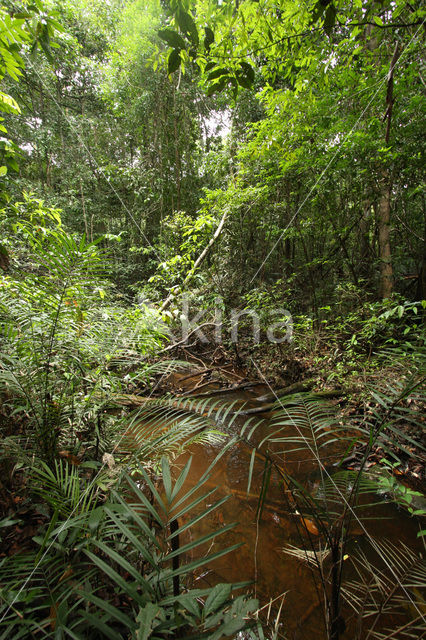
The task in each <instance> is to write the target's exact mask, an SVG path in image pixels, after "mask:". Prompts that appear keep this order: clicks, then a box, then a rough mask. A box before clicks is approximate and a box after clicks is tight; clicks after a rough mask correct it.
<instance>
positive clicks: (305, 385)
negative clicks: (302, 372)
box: [254, 380, 314, 402]
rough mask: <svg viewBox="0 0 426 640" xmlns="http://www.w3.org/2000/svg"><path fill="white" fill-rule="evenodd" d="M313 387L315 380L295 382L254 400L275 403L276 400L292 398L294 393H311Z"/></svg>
mask: <svg viewBox="0 0 426 640" xmlns="http://www.w3.org/2000/svg"><path fill="white" fill-rule="evenodd" d="M313 386H314V381H313V380H304V381H302V382H295V383H294V384H290V385H289V386H287V387H280V388H279V389H275V390H273V391H271V392H270V393H265V394H264V395H263V396H258V397H257V398H254V400H255V401H256V402H273V401H274V400H278V398H283V397H284V396H290V395H291V394H292V393H303V392H305V391H310V390H311V389H312V387H313Z"/></svg>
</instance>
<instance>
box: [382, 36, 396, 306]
mask: <svg viewBox="0 0 426 640" xmlns="http://www.w3.org/2000/svg"><path fill="white" fill-rule="evenodd" d="M398 58H399V45H398V44H397V45H396V47H395V51H394V54H393V56H392V62H391V64H390V69H389V73H388V84H387V92H386V105H387V108H386V113H385V115H384V118H383V120H384V121H386V133H385V143H386V145H388V144H389V136H390V128H391V121H392V107H393V102H394V100H393V70H394V68H395V65H396V62H397V60H398ZM380 192H381V193H380V200H379V210H378V215H377V227H378V240H379V258H380V296H381V298H383V299H384V298H389V297H390V296H391V295H392V291H393V284H394V281H393V267H392V252H391V245H390V228H391V227H390V223H391V192H392V184H391V175H390V171H389V169H384V170H383V171H382V176H381V180H380Z"/></svg>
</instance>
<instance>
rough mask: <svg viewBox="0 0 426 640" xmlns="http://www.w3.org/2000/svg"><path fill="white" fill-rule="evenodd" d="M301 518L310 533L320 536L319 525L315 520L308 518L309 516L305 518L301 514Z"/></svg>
mask: <svg viewBox="0 0 426 640" xmlns="http://www.w3.org/2000/svg"><path fill="white" fill-rule="evenodd" d="M300 519H301V521H302V523H303V526H304V527H305V529H306V530H307V531H309V533H311V534H312V535H313V536H319V534H320V532H319V531H318V527H317V525H316V524H315V522H312V520H308V518H303V517H302V516H300Z"/></svg>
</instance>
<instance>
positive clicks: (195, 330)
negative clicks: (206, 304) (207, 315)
mask: <svg viewBox="0 0 426 640" xmlns="http://www.w3.org/2000/svg"><path fill="white" fill-rule="evenodd" d="M211 326H214V327H215V326H216V323H215V322H204V324H200V325H198V326H197V327H195V329H193V330H192V331H191V333H189V334H188V335H187V336H186V337H185V338H184V339H183V340H180V341H179V342H173V343H172V344H169V346H168V347H166V348H165V349H161V351H158V353H157V355H160V354H161V353H166V352H167V351H172V349H176V347H180V346H181V345H184V344H186V343H187V342H188V340H189V338H190V337H191V336H193V335H194V333H196V332H197V331H199V330H200V329H202V328H203V327H211ZM197 359H198V358H197Z"/></svg>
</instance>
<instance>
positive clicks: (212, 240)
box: [160, 209, 228, 311]
mask: <svg viewBox="0 0 426 640" xmlns="http://www.w3.org/2000/svg"><path fill="white" fill-rule="evenodd" d="M227 216H228V210H227V209H225V213H224V214H223V216H222V218H221V220H220V222H219V224H218V226H217V229H216V231H215V232H214V234H213V236H212V237H211V238H210V240H209V242H208V244H207V246H206V247H205V248H204V250H203V251H202V252H201V253H200V255H199V256H198V258H197V259H196V261H195V262H194V266H193V267H192V269H191V270H190V271H189V273H188V274H187V276H186V277H185V279H184V281H183V283H182V287H181V290H182V289H183V288H184V287H185V285H187V284H188V282H189V281H190V280H191V278H192V277H193V276H194V273H195V271H196V270H197V269H198V267H199V266H200V264H201V263H202V262H203V260H204V258H205V257H206V255H207V254H208V252H209V249H210V248H211V247H212V246H213V244H214V243H215V241H216V240H217V238H218V237H219V236H220V234H221V232H222V229H223V226H224V224H225V221H226V218H227ZM174 295H175V294H174V293H171V294H170V295H169V296H167V298H166V299H165V300H164V302H163V304H162V305H161V307H160V311H165V310H166V309H167V308H168V307H169V306H170V304H171V302H172V300H173V298H174Z"/></svg>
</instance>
